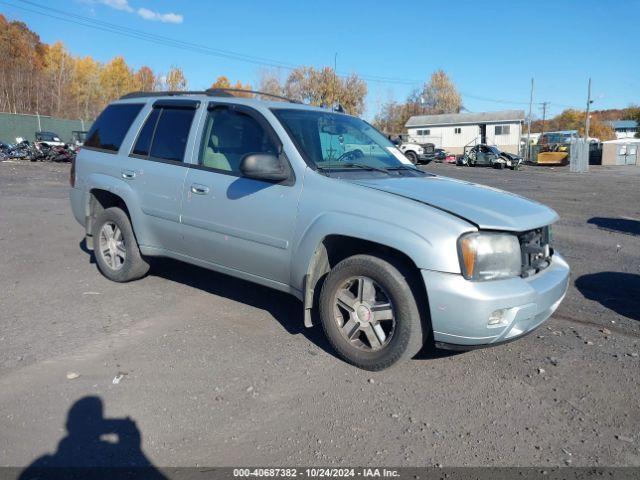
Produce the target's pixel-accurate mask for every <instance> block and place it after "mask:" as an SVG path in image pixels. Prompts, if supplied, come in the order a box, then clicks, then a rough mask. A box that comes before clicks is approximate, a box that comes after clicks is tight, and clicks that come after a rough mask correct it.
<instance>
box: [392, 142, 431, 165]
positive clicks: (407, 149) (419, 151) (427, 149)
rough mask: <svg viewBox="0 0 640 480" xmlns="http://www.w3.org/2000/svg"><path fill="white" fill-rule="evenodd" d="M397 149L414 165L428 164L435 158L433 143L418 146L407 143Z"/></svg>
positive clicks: (418, 144) (417, 144)
mask: <svg viewBox="0 0 640 480" xmlns="http://www.w3.org/2000/svg"><path fill="white" fill-rule="evenodd" d="M398 148H399V149H400V151H401V152H402V153H404V155H405V156H406V157H407V158H408V159H409V161H410V162H411V163H413V164H414V165H417V164H418V163H429V162H431V161H433V160H434V159H435V157H436V154H435V145H434V144H433V143H422V144H420V143H413V142H411V141H409V142H407V143H402V144H401V145H400V146H399V147H398Z"/></svg>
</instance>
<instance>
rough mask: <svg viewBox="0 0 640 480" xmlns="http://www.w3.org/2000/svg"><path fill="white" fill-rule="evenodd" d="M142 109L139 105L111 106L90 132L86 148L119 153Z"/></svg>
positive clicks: (101, 115) (85, 143) (85, 144)
mask: <svg viewBox="0 0 640 480" xmlns="http://www.w3.org/2000/svg"><path fill="white" fill-rule="evenodd" d="M142 107H143V105H142V104H138V103H124V104H119V105H109V106H108V107H107V108H106V109H105V110H104V111H103V112H102V113H101V114H100V116H99V117H98V118H97V120H96V121H95V123H94V124H93V126H92V127H91V130H89V133H88V135H87V140H86V142H84V146H85V147H89V148H97V149H100V150H106V151H110V152H117V151H118V150H119V149H120V145H122V141H123V140H124V137H125V136H126V135H127V132H128V131H129V127H130V126H131V124H132V123H133V121H134V120H135V118H136V117H137V116H138V113H140V110H141V109H142Z"/></svg>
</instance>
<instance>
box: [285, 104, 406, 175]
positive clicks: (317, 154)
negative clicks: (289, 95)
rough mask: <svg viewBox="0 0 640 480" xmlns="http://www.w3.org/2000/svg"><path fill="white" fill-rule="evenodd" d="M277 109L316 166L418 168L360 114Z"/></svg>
mask: <svg viewBox="0 0 640 480" xmlns="http://www.w3.org/2000/svg"><path fill="white" fill-rule="evenodd" d="M273 112H274V114H275V115H276V117H277V118H278V120H280V122H281V123H282V124H283V126H284V127H285V129H286V130H287V131H288V133H289V135H290V136H291V138H292V140H293V142H294V143H295V144H296V146H297V148H298V150H299V151H300V153H301V154H302V155H303V156H304V157H305V158H306V159H307V161H308V162H311V163H312V164H314V165H315V166H316V167H319V168H323V169H334V168H342V167H344V168H360V169H372V170H376V169H388V168H392V169H393V168H414V167H413V166H412V165H411V163H410V162H409V160H407V159H406V158H405V157H404V155H403V154H402V152H400V150H398V149H397V148H396V147H395V145H394V144H393V143H391V142H390V141H389V140H388V139H387V138H386V137H385V136H384V135H382V134H381V133H380V132H378V131H377V130H376V129H375V128H373V127H372V126H371V125H369V124H368V123H367V122H365V121H363V120H361V119H359V118H356V117H351V116H349V115H344V114H339V113H332V112H322V111H314V110H297V109H274V110H273Z"/></svg>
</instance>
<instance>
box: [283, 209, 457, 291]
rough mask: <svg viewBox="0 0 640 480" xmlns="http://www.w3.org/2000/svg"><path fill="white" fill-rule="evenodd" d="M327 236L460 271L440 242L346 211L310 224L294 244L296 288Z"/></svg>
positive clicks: (421, 264) (427, 266)
mask: <svg viewBox="0 0 640 480" xmlns="http://www.w3.org/2000/svg"><path fill="white" fill-rule="evenodd" d="M329 235H344V236H348V237H353V238H360V239H362V240H367V241H371V242H375V243H378V244H381V245H385V246H387V247H390V248H394V249H396V250H398V251H400V252H403V253H404V254H405V255H407V256H408V257H409V258H411V260H412V261H413V262H414V263H415V265H416V266H417V267H418V268H421V269H429V270H438V271H445V272H451V273H460V266H459V263H458V259H457V257H456V258H453V259H452V258H450V257H451V256H450V255H442V251H440V254H438V249H440V248H442V245H441V242H438V243H433V242H432V241H431V240H430V239H428V238H426V237H425V236H423V235H420V234H419V233H417V232H415V231H412V230H409V229H407V228H405V227H403V226H401V225H398V224H393V223H389V222H388V221H381V220H379V219H376V218H372V217H367V216H362V215H356V214H351V213H346V212H327V213H322V214H321V215H319V216H318V217H316V218H315V219H314V221H313V222H311V223H310V225H309V226H308V228H307V229H306V230H305V231H304V232H303V234H302V235H301V237H300V241H299V242H298V243H297V244H296V248H295V249H294V254H293V260H292V268H291V285H292V286H293V287H294V288H295V289H298V290H301V291H302V290H303V289H304V278H305V275H306V274H307V273H308V270H309V266H310V265H311V262H312V260H313V256H314V253H315V251H316V249H317V248H318V246H319V245H320V243H321V242H322V241H323V240H324V238H326V237H327V236H329Z"/></svg>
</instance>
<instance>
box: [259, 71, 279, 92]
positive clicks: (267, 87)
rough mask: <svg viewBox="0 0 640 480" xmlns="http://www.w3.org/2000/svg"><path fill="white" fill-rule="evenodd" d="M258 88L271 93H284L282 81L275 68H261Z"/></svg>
mask: <svg viewBox="0 0 640 480" xmlns="http://www.w3.org/2000/svg"><path fill="white" fill-rule="evenodd" d="M258 90H260V91H261V92H265V93H269V94H271V95H281V96H282V95H284V94H285V91H284V82H283V81H282V79H281V78H280V75H279V74H278V72H277V71H275V70H262V71H261V72H260V82H259V86H258Z"/></svg>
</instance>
